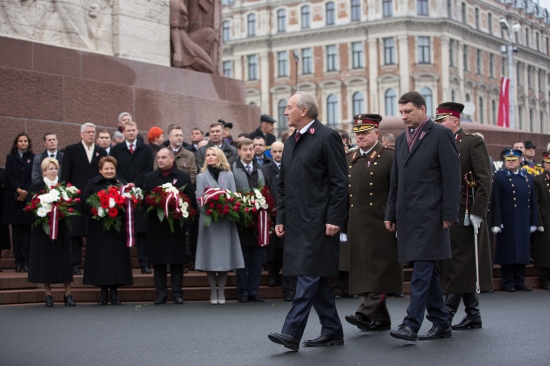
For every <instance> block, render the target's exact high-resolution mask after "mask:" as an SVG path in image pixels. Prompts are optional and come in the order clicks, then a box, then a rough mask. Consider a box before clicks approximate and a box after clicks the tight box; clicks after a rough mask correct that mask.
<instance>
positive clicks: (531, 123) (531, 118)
mask: <svg viewBox="0 0 550 366" xmlns="http://www.w3.org/2000/svg"><path fill="white" fill-rule="evenodd" d="M529 128H530V131H531V132H534V131H535V114H534V113H533V110H532V109H529Z"/></svg>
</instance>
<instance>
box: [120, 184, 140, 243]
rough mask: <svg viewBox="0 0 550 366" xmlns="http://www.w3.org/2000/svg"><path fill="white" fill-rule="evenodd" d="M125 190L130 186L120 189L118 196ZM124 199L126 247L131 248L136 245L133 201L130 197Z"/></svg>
mask: <svg viewBox="0 0 550 366" xmlns="http://www.w3.org/2000/svg"><path fill="white" fill-rule="evenodd" d="M126 189H128V190H130V189H131V185H130V184H127V185H125V186H122V187H120V194H121V195H123V194H124V191H126ZM123 197H124V196H123ZM124 199H125V200H126V203H125V206H126V214H125V215H124V220H125V222H126V246H127V247H128V248H131V247H133V246H135V245H136V236H135V231H134V201H133V200H132V198H131V197H124Z"/></svg>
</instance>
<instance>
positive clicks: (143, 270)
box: [141, 266, 151, 274]
mask: <svg viewBox="0 0 550 366" xmlns="http://www.w3.org/2000/svg"><path fill="white" fill-rule="evenodd" d="M141 273H146V274H149V273H151V270H150V269H149V266H143V267H141Z"/></svg>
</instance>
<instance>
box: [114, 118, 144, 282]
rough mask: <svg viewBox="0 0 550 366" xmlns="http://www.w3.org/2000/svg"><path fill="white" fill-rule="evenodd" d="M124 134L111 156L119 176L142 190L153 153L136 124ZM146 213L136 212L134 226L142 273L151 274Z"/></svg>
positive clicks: (133, 123)
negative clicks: (115, 163)
mask: <svg viewBox="0 0 550 366" xmlns="http://www.w3.org/2000/svg"><path fill="white" fill-rule="evenodd" d="M123 133H124V138H125V141H124V142H123V143H121V144H118V145H116V146H113V148H112V149H111V152H110V155H111V156H112V157H113V158H115V159H116V160H117V161H118V169H117V174H118V175H119V176H121V177H122V178H124V179H125V180H127V181H128V183H134V185H135V186H136V187H139V188H142V187H143V184H144V183H145V176H146V175H147V174H149V173H150V172H152V171H153V152H152V151H151V148H150V147H149V146H147V145H145V143H144V142H142V141H140V140H138V139H137V136H138V129H137V125H136V123H135V122H133V121H129V122H126V124H125V125H124V131H123ZM145 213H146V211H145V210H144V209H141V210H136V212H135V216H134V217H135V225H134V226H135V230H136V234H137V235H136V242H137V250H138V260H139V265H140V266H141V273H151V270H150V269H149V266H148V263H147V233H148V231H149V225H147V223H148V221H147V219H146V218H145Z"/></svg>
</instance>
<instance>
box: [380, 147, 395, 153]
mask: <svg viewBox="0 0 550 366" xmlns="http://www.w3.org/2000/svg"><path fill="white" fill-rule="evenodd" d="M384 150H391V151H395V146H384V148H383V149H382V151H384ZM382 151H381V152H382Z"/></svg>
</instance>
